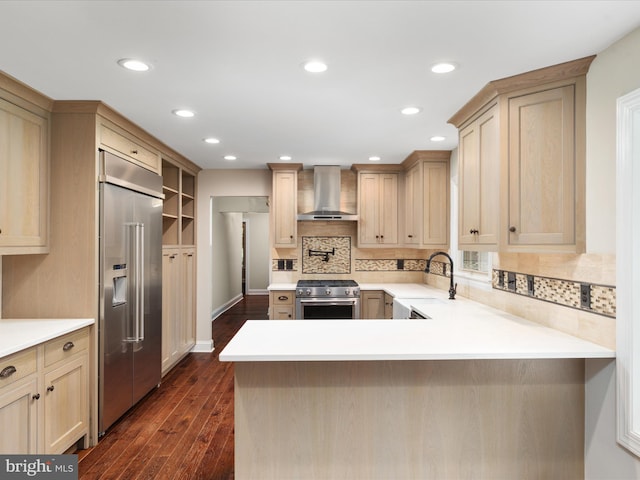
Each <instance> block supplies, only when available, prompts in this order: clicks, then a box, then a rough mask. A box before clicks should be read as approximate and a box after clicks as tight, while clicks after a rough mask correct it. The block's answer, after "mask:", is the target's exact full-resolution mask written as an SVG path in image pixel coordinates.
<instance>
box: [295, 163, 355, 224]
mask: <svg viewBox="0 0 640 480" xmlns="http://www.w3.org/2000/svg"><path fill="white" fill-rule="evenodd" d="M313 199H314V202H313V211H312V212H307V213H301V214H299V215H298V220H350V221H354V220H358V215H356V214H355V213H347V212H341V211H340V166H338V165H316V166H315V167H313Z"/></svg>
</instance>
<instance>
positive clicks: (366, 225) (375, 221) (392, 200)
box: [352, 164, 401, 248]
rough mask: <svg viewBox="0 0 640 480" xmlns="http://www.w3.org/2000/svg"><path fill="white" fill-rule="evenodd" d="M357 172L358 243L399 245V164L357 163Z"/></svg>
mask: <svg viewBox="0 0 640 480" xmlns="http://www.w3.org/2000/svg"><path fill="white" fill-rule="evenodd" d="M352 168H353V169H354V170H355V171H356V172H357V173H358V216H359V220H358V246H359V247H364V248H373V247H375V248H380V247H392V246H397V245H398V225H399V224H398V184H399V172H400V169H401V167H400V166H399V165H379V166H377V167H376V168H375V169H374V168H372V167H370V166H368V165H367V166H363V165H360V164H356V165H353V166H352Z"/></svg>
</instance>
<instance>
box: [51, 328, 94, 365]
mask: <svg viewBox="0 0 640 480" xmlns="http://www.w3.org/2000/svg"><path fill="white" fill-rule="evenodd" d="M88 347H89V330H88V329H86V328H83V329H82V330H79V331H77V332H72V333H68V334H67V335H63V336H62V337H59V338H56V339H54V340H51V341H50V342H47V343H45V345H44V366H45V367H48V366H49V365H53V364H54V363H56V362H58V361H60V360H63V359H65V358H68V357H70V356H72V355H75V354H76V353H79V352H82V351H83V350H86V349H87V348H88Z"/></svg>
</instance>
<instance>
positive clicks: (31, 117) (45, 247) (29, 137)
mask: <svg viewBox="0 0 640 480" xmlns="http://www.w3.org/2000/svg"><path fill="white" fill-rule="evenodd" d="M1 95H2V90H0V96H1ZM48 226H49V117H48V116H47V117H45V116H41V115H36V114H35V113H33V112H31V111H28V110H26V109H24V108H22V107H19V106H18V105H15V104H13V103H11V102H8V101H6V100H3V99H2V98H0V255H1V254H7V255H8V254H23V253H47V252H48V251H49V234H48Z"/></svg>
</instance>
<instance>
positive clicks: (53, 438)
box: [44, 352, 89, 454]
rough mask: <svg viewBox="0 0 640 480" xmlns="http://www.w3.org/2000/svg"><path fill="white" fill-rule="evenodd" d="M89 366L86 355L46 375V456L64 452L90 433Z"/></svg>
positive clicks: (66, 362)
mask: <svg viewBox="0 0 640 480" xmlns="http://www.w3.org/2000/svg"><path fill="white" fill-rule="evenodd" d="M88 365H89V360H88V355H87V353H86V352H85V353H83V354H80V355H78V354H76V355H75V356H74V358H73V359H72V360H67V361H65V362H64V363H63V364H62V365H61V366H60V367H58V368H55V369H52V370H50V371H49V372H48V373H46V374H45V377H44V383H45V391H44V397H45V398H44V406H45V409H44V441H45V446H44V451H45V453H54V454H59V453H63V452H64V451H65V450H67V448H69V446H71V445H73V443H74V442H75V441H77V440H78V438H80V437H82V436H83V435H86V434H87V432H88V429H89V414H88V396H89V395H88V391H89V387H88Z"/></svg>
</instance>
